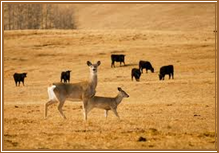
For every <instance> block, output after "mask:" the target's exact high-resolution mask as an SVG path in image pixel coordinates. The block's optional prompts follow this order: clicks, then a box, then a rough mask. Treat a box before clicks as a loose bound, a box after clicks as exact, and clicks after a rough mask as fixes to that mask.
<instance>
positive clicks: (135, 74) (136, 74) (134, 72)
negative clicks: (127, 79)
mask: <svg viewBox="0 0 219 153" xmlns="http://www.w3.org/2000/svg"><path fill="white" fill-rule="evenodd" d="M131 77H132V81H133V77H135V80H136V81H140V77H141V71H140V69H136V68H133V69H132V74H131Z"/></svg>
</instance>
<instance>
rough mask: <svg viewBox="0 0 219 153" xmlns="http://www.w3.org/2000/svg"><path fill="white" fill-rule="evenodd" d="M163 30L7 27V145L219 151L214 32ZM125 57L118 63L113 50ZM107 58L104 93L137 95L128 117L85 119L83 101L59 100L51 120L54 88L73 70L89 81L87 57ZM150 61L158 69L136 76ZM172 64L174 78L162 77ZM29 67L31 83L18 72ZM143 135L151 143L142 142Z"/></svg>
mask: <svg viewBox="0 0 219 153" xmlns="http://www.w3.org/2000/svg"><path fill="white" fill-rule="evenodd" d="M213 28H214V26H212V29H210V28H209V29H207V30H203V29H202V30H201V31H198V30H197V31H193V30H190V31H183V30H182V31H168V30H165V31H161V30H128V29H124V30H113V29H112V30H44V31H43V30H38V31H34V30H24V31H5V32H4V55H3V56H4V82H3V83H4V120H3V121H4V126H3V130H4V136H3V140H4V141H3V142H4V149H216V148H215V144H216V137H215V135H216V134H217V132H216V131H215V115H216V114H215V107H216V106H215V101H216V97H215V96H216V93H215V84H216V82H215V74H216V72H215V66H216V65H215V58H216V53H215V33H214V32H213V30H214V29H213ZM112 53H123V54H125V55H126V66H122V67H120V66H119V63H116V68H111V66H110V65H111V59H110V55H111V54H112ZM88 60H90V61H92V62H97V61H98V60H100V61H101V65H100V67H99V69H98V85H97V89H96V90H97V93H96V95H99V96H110V97H113V96H115V95H116V94H117V93H118V91H117V87H122V88H123V89H124V90H125V91H126V92H127V93H128V94H129V95H130V97H129V98H127V99H124V100H123V101H122V103H121V104H120V105H119V107H118V113H119V115H120V118H121V120H118V119H117V117H116V116H115V115H114V114H113V113H112V112H109V117H108V119H105V117H104V111H103V110H99V109H94V110H92V111H91V112H90V113H89V116H88V121H87V122H85V121H84V120H83V114H82V109H81V104H82V103H81V102H80V101H78V102H70V101H66V103H65V105H64V107H63V109H64V113H65V115H66V117H67V119H66V120H64V119H62V117H61V116H60V114H59V112H58V110H57V105H56V104H55V105H54V106H51V107H49V109H48V118H47V119H44V104H45V102H47V100H48V95H47V87H48V85H49V84H50V83H53V82H58V81H60V73H61V71H63V70H68V69H70V70H72V72H71V82H79V81H83V80H87V79H88V76H89V69H88V67H87V65H86V61H88ZM139 60H148V61H150V62H151V63H152V65H153V67H154V68H155V73H151V72H148V73H147V74H146V73H145V71H144V73H143V74H142V76H141V80H140V82H136V81H131V69H132V68H134V67H138V62H139ZM167 64H173V65H174V68H175V78H174V80H172V79H171V80H169V79H168V77H167V76H166V77H165V80H164V81H160V80H159V79H158V73H159V68H160V67H161V66H163V65H167ZM15 72H27V78H26V79H25V86H23V85H21V86H20V87H15V83H14V80H13V77H12V76H13V74H14V73H15ZM140 137H144V138H146V141H138V139H139V138H140Z"/></svg>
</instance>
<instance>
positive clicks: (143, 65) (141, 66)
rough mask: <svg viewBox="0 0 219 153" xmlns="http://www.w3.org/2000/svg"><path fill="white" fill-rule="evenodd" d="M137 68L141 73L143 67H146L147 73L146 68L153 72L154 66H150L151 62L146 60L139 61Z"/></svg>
mask: <svg viewBox="0 0 219 153" xmlns="http://www.w3.org/2000/svg"><path fill="white" fill-rule="evenodd" d="M139 69H140V70H141V72H142V73H143V69H146V73H148V70H151V72H152V73H154V68H153V67H152V65H151V63H150V62H148V61H139Z"/></svg>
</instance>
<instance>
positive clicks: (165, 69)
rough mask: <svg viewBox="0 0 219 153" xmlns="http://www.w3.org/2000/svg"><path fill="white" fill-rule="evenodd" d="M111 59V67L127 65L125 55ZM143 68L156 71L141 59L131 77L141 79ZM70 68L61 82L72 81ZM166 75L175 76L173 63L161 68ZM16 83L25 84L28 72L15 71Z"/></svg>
mask: <svg viewBox="0 0 219 153" xmlns="http://www.w3.org/2000/svg"><path fill="white" fill-rule="evenodd" d="M111 60H112V64H111V67H115V62H119V63H120V66H121V64H122V63H123V65H125V55H123V54H120V55H115V54H112V55H111ZM143 69H145V70H146V72H148V70H150V71H151V72H152V73H154V68H153V67H152V65H151V63H150V62H149V61H143V60H140V61H139V68H133V69H132V71H131V79H132V80H133V77H134V78H135V80H136V81H140V77H141V74H142V73H143ZM70 72H71V71H70V70H68V71H65V72H62V73H61V80H60V81H61V82H62V81H64V82H65V83H67V82H70ZM165 75H169V79H170V78H171V77H172V79H173V78H174V67H173V65H167V66H162V67H161V68H160V74H159V79H160V80H164V77H165ZM13 77H14V81H15V85H16V86H17V84H18V83H19V84H18V85H19V86H20V82H22V83H23V85H24V78H25V77H27V73H15V74H14V75H13Z"/></svg>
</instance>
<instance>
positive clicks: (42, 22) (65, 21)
mask: <svg viewBox="0 0 219 153" xmlns="http://www.w3.org/2000/svg"><path fill="white" fill-rule="evenodd" d="M4 29H5V30H18V29H21V30H22V29H76V24H75V22H74V14H73V9H72V7H71V4H68V5H63V4H4Z"/></svg>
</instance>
